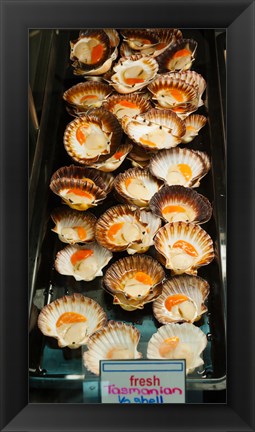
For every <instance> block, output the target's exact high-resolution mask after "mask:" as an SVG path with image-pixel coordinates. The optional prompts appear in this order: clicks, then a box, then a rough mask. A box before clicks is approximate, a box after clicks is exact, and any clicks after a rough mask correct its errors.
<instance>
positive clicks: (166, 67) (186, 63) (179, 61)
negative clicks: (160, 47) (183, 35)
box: [157, 39, 197, 72]
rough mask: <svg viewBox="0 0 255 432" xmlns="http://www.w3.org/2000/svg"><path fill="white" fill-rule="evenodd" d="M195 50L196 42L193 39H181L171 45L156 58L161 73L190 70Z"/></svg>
mask: <svg viewBox="0 0 255 432" xmlns="http://www.w3.org/2000/svg"><path fill="white" fill-rule="evenodd" d="M196 49H197V42H196V41H194V40H193V39H182V40H180V41H178V42H176V43H175V44H173V45H171V46H170V47H169V48H168V49H167V50H165V51H164V53H162V54H160V56H158V57H157V61H158V63H159V66H160V70H161V72H165V71H182V70H187V69H190V68H191V66H192V63H193V62H194V60H195V52H196Z"/></svg>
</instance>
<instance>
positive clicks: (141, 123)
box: [122, 108, 186, 151]
mask: <svg viewBox="0 0 255 432" xmlns="http://www.w3.org/2000/svg"><path fill="white" fill-rule="evenodd" d="M122 127H123V129H124V131H125V132H126V134H127V135H128V136H129V138H130V139H131V140H133V141H135V143H137V144H138V145H139V146H141V147H143V148H144V149H146V150H150V151H151V150H162V149H169V148H172V147H176V146H177V145H178V144H180V143H181V140H182V136H184V134H185V131H186V128H185V124H184V122H183V121H182V120H181V119H180V118H179V117H178V116H177V115H176V114H175V113H174V112H172V111H170V110H157V109H155V108H152V109H151V110H149V111H147V112H146V113H145V114H141V115H137V116H135V117H133V118H129V117H127V116H126V117H123V121H122Z"/></svg>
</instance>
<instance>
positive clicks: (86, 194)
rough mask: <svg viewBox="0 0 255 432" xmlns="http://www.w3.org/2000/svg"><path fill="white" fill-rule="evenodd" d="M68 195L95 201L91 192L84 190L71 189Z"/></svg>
mask: <svg viewBox="0 0 255 432" xmlns="http://www.w3.org/2000/svg"><path fill="white" fill-rule="evenodd" d="M67 193H69V194H74V195H78V196H81V197H85V198H88V199H93V195H91V194H90V193H89V192H86V191H84V190H82V189H77V188H74V189H69V190H68V191H67Z"/></svg>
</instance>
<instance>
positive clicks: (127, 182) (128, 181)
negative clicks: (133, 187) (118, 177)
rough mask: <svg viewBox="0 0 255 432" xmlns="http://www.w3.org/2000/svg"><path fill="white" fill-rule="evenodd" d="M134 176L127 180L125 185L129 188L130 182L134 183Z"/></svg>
mask: <svg viewBox="0 0 255 432" xmlns="http://www.w3.org/2000/svg"><path fill="white" fill-rule="evenodd" d="M132 180H133V179H132V178H128V179H127V180H125V186H126V188H128V186H130V184H131V183H132Z"/></svg>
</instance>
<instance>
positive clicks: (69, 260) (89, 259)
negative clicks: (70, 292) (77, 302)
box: [55, 243, 113, 282]
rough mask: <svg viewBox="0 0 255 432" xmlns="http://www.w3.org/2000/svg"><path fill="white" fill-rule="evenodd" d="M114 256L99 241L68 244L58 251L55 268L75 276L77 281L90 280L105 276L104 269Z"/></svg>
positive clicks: (67, 274)
mask: <svg viewBox="0 0 255 432" xmlns="http://www.w3.org/2000/svg"><path fill="white" fill-rule="evenodd" d="M83 251H88V252H83ZM112 256H113V255H112V253H111V252H110V251H108V250H107V249H105V248H103V247H101V246H100V245H98V244H97V243H91V244H89V245H84V246H79V245H72V246H66V247H65V248H64V249H62V250H61V251H59V252H58V253H57V256H56V260H55V268H56V270H57V271H58V272H59V273H60V274H63V275H66V276H73V277H74V278H75V280H77V281H86V282H88V281H92V280H94V279H95V278H96V277H98V276H103V272H102V269H103V268H104V267H105V266H106V265H107V264H108V262H109V261H110V260H111V259H112Z"/></svg>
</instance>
